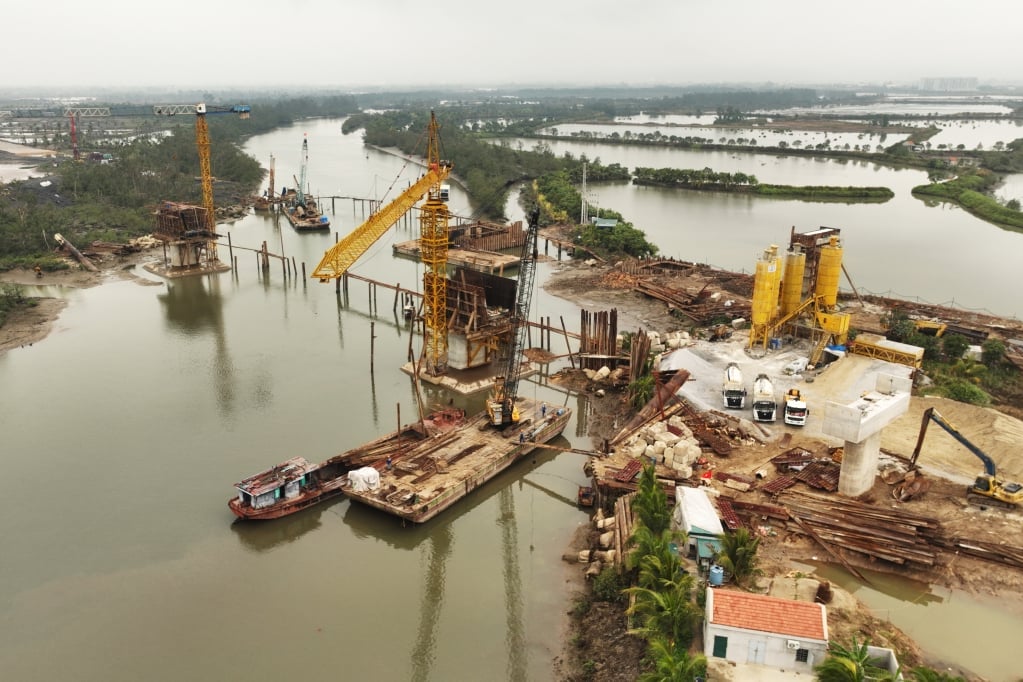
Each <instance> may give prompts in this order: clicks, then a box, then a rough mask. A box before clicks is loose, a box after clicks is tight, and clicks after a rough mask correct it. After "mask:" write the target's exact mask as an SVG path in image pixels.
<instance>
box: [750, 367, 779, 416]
mask: <svg viewBox="0 0 1023 682" xmlns="http://www.w3.org/2000/svg"><path fill="white" fill-rule="evenodd" d="M777 418H778V401H777V399H776V398H775V397H774V384H773V383H772V382H771V378H770V377H769V376H767V375H766V374H758V375H757V378H756V379H754V380H753V421H755V422H773V421H774V420H775V419H777Z"/></svg>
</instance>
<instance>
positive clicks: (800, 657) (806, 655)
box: [796, 649, 810, 663]
mask: <svg viewBox="0 0 1023 682" xmlns="http://www.w3.org/2000/svg"><path fill="white" fill-rule="evenodd" d="M809 660H810V650H809V649H796V663H806V662H807V661H809Z"/></svg>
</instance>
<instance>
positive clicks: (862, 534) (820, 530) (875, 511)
mask: <svg viewBox="0 0 1023 682" xmlns="http://www.w3.org/2000/svg"><path fill="white" fill-rule="evenodd" d="M778 502H779V503H780V504H782V505H784V507H785V508H786V509H787V510H788V514H789V518H790V519H792V520H793V521H794V522H795V523H796V525H797V526H798V527H799V528H800V529H802V530H803V531H804V532H806V533H807V534H808V535H810V536H811V537H813V538H814V539H815V540H817V541H818V542H819V543H821V544H822V545H823V546H824V547H825V548H826V549H829V550H832V551H833V548H834V547H839V548H842V549H846V550H852V551H854V552H858V553H860V554H865V555H867V556H869V557H872V558H875V559H882V560H884V561H888V562H891V563H894V564H900V565H902V564H905V563H907V562H908V563H913V564H919V565H923V566H933V565H934V563H935V560H936V557H937V554H936V552H935V547H934V544H935V541H936V540H937V539H938V538H939V533H940V527H939V524H938V521H937V520H936V519H933V518H930V517H927V516H921V515H918V514H912V513H909V512H906V511H904V510H902V509H899V510H897V511H889V510H887V509H880V508H878V507H874V506H871V505H869V504H864V503H862V502H855V501H852V500H844V499H841V498H837V497H819V496H816V495H809V494H801V493H786V494H784V495H782V496H780V497H779V498H778ZM839 558H840V559H841V557H840V556H839ZM843 563H845V562H844V561H843Z"/></svg>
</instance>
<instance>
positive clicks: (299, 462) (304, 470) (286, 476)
mask: <svg viewBox="0 0 1023 682" xmlns="http://www.w3.org/2000/svg"><path fill="white" fill-rule="evenodd" d="M315 469H316V467H315V466H314V465H312V464H310V463H309V462H307V461H306V460H305V458H304V457H292V458H291V459H289V460H288V461H286V462H284V463H282V464H278V465H277V466H275V467H273V468H270V469H267V470H266V471H261V472H259V473H258V474H256V475H254V476H250V477H248V478H246V479H245V480H244V481H242V482H241V483H235V484H234V487H235V488H237V489H238V500H239V501H240V502H241V503H242V505H243V506H250V507H252V508H253V509H263V508H264V507H269V506H272V505H274V504H276V503H277V502H280V501H281V500H282V499H284V500H290V499H293V498H295V497H298V496H299V494H301V492H302V491H303V490H304V489H305V488H306V486H308V485H309V484H310V483H311V482H312V479H311V477H310V473H311V472H312V471H313V470H315Z"/></svg>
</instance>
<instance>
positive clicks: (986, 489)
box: [910, 407, 1023, 509]
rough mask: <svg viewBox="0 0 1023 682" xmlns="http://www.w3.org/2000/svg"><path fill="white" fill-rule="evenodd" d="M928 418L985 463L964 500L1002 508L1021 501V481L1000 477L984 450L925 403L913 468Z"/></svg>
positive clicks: (1022, 486)
mask: <svg viewBox="0 0 1023 682" xmlns="http://www.w3.org/2000/svg"><path fill="white" fill-rule="evenodd" d="M931 422H934V423H935V424H937V425H938V426H940V427H941V428H943V429H945V431H946V432H948V435H950V436H952V437H953V438H955V439H956V440H957V441H959V442H960V443H961V444H962V445H963V447H965V448H966V449H967V450H969V451H970V452H972V453H973V454H974V455H976V456H977V458H978V459H980V461H982V462H983V463H984V473H982V474H980V475H978V476H977V480H975V481H974V482H973V485H971V486H969V487H967V488H966V499H967V501H969V502H970V503H971V504H976V505H984V506H989V507H1001V508H1003V509H1015V508H1016V507H1018V506H1019V505H1021V504H1023V485H1020V484H1019V483H1014V482H1011V481H1003V480H1002V479H1000V478H999V477H998V469H997V467H996V466H995V461H994V460H993V459H991V458H990V457H989V456H988V455H987V454H985V453H984V451H983V450H981V449H980V448H978V447H977V446H976V445H974V444H973V443H971V442H970V441H969V440H967V439H966V436H964V435H963V434H961V433H959V429H957V428H956V427H954V426H952V424H950V423H949V422H948V420H946V419H945V418H944V417H942V416H941V414H940V413H939V412H938V411H937V410H935V409H934V408H933V407H928V408H927V409H926V410H924V416H923V419H922V420H921V422H920V435H919V437H918V438H917V440H916V448H914V449H913V456H912V458H911V459H910V469H915V468H916V458H917V457H918V456H919V455H920V449H921V448H922V447H923V444H924V436H925V435H927V426H928V424H930V423H931Z"/></svg>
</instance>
